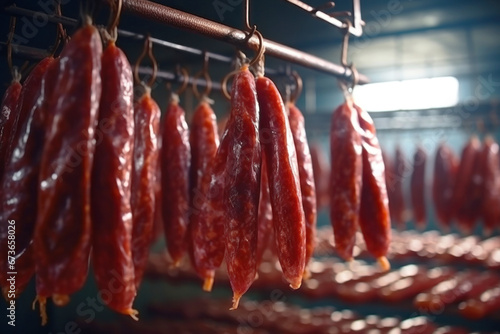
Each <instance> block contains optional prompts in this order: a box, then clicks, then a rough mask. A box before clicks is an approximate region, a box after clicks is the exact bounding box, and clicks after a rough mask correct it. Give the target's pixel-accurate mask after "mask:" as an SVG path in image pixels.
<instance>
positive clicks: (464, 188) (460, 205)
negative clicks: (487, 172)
mask: <svg viewBox="0 0 500 334" xmlns="http://www.w3.org/2000/svg"><path fill="white" fill-rule="evenodd" d="M480 150H481V142H480V141H479V139H478V138H477V137H475V136H474V137H471V138H470V139H469V140H468V141H467V143H466V145H465V146H464V148H463V150H462V156H461V158H460V164H459V166H458V171H457V177H456V182H455V186H454V190H453V200H452V201H453V207H454V210H455V218H456V220H457V224H458V227H459V228H460V229H461V230H462V231H463V232H464V233H467V234H469V233H470V232H471V231H472V229H473V225H474V223H475V221H476V219H477V218H479V210H480V208H481V204H482V193H483V190H482V184H483V180H482V176H481V169H482V166H481V165H480V164H481V161H480V159H479V156H480Z"/></svg>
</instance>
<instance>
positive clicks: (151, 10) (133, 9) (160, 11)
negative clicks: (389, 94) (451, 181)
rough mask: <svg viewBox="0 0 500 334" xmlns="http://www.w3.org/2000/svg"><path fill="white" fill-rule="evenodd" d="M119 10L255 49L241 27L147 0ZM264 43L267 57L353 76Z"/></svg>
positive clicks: (131, 0)
mask: <svg viewBox="0 0 500 334" xmlns="http://www.w3.org/2000/svg"><path fill="white" fill-rule="evenodd" d="M122 10H124V11H127V12H130V13H133V14H136V15H138V16H141V17H144V18H146V19H148V20H152V21H156V22H158V23H162V24H166V25H170V26H174V27H177V28H181V29H184V30H187V31H191V32H194V33H198V34H201V35H204V36H207V37H210V38H214V39H218V40H221V41H224V42H227V43H230V44H233V45H236V46H238V47H245V48H251V49H253V50H257V49H258V46H259V39H258V37H257V36H252V37H251V38H250V39H248V38H247V34H246V33H245V32H244V31H242V30H239V29H235V28H231V27H228V26H225V25H223V24H220V23H217V22H213V21H210V20H207V19H204V18H202V17H199V16H196V15H193V14H189V13H185V12H182V11H180V10H177V9H174V8H170V7H167V6H164V5H161V4H158V3H155V2H151V1H148V0H123V9H122ZM264 46H265V48H266V54H267V55H269V56H272V57H276V58H280V59H283V60H286V61H289V62H292V63H295V64H298V65H301V66H304V67H307V68H311V69H314V70H317V71H320V72H323V73H328V74H333V75H335V76H337V77H340V78H344V79H347V80H351V78H352V71H351V70H350V69H348V68H344V67H343V66H340V65H338V64H335V63H332V62H329V61H327V60H324V59H322V58H319V57H316V56H313V55H311V54H309V53H306V52H302V51H299V50H296V49H293V48H291V47H288V46H285V45H282V44H279V43H276V42H273V41H270V40H267V39H264ZM358 76H359V77H358V78H359V79H358V83H360V84H363V83H367V82H368V78H367V77H366V76H364V75H362V74H358Z"/></svg>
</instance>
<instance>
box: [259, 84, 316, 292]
mask: <svg viewBox="0 0 500 334" xmlns="http://www.w3.org/2000/svg"><path fill="white" fill-rule="evenodd" d="M256 86H257V98H258V101H259V107H260V125H259V126H260V128H259V131H260V138H261V144H262V150H263V152H262V158H263V159H266V166H267V175H268V179H269V185H270V188H269V192H270V195H271V206H272V211H273V225H274V237H275V241H276V247H277V255H278V259H279V262H280V264H281V268H282V270H283V275H284V278H285V279H286V281H287V282H288V283H290V287H292V288H293V289H298V288H299V287H300V285H301V284H302V276H303V274H304V269H305V257H306V226H305V225H306V223H305V215H304V209H303V205H302V194H301V190H300V176H299V167H298V164H297V153H296V150H295V144H294V142H293V136H292V133H291V130H290V124H289V121H288V117H287V115H286V111H285V106H284V104H283V100H282V99H281V96H280V93H279V91H278V89H277V88H276V86H275V85H274V83H273V82H272V81H271V80H270V79H269V78H266V77H262V76H261V77H258V78H257V80H256Z"/></svg>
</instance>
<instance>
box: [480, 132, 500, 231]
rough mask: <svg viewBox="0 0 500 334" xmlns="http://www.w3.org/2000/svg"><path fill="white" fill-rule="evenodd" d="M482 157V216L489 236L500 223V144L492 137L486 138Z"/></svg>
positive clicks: (484, 228)
mask: <svg viewBox="0 0 500 334" xmlns="http://www.w3.org/2000/svg"><path fill="white" fill-rule="evenodd" d="M480 157H481V162H480V165H481V166H482V171H481V175H482V177H483V178H484V179H483V186H484V189H483V196H484V197H483V203H482V208H481V218H482V219H483V234H484V235H486V236H489V235H490V234H491V233H492V231H493V230H494V229H495V228H496V227H497V226H498V225H499V223H500V156H499V148H498V144H497V143H496V142H495V141H494V140H493V138H492V137H486V138H485V139H484V144H483V149H482V152H481V155H480Z"/></svg>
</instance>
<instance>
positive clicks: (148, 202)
mask: <svg viewBox="0 0 500 334" xmlns="http://www.w3.org/2000/svg"><path fill="white" fill-rule="evenodd" d="M134 124H135V125H134V127H135V135H134V158H133V165H132V166H133V167H132V187H131V188H132V195H131V206H132V217H133V228H132V256H133V261H134V272H135V274H134V275H135V286H136V288H138V287H139V285H140V283H141V280H142V276H143V273H144V269H145V267H146V264H147V260H148V254H149V247H150V244H151V237H152V231H153V226H154V220H155V209H156V207H157V205H156V202H157V200H158V197H157V194H158V191H157V183H158V177H157V176H158V168H159V167H158V166H159V149H158V136H159V134H160V107H158V104H157V103H156V101H155V100H154V99H153V98H152V97H151V90H150V88H149V87H146V89H145V92H144V93H143V95H142V96H141V97H140V98H139V100H138V101H137V102H135V104H134Z"/></svg>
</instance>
